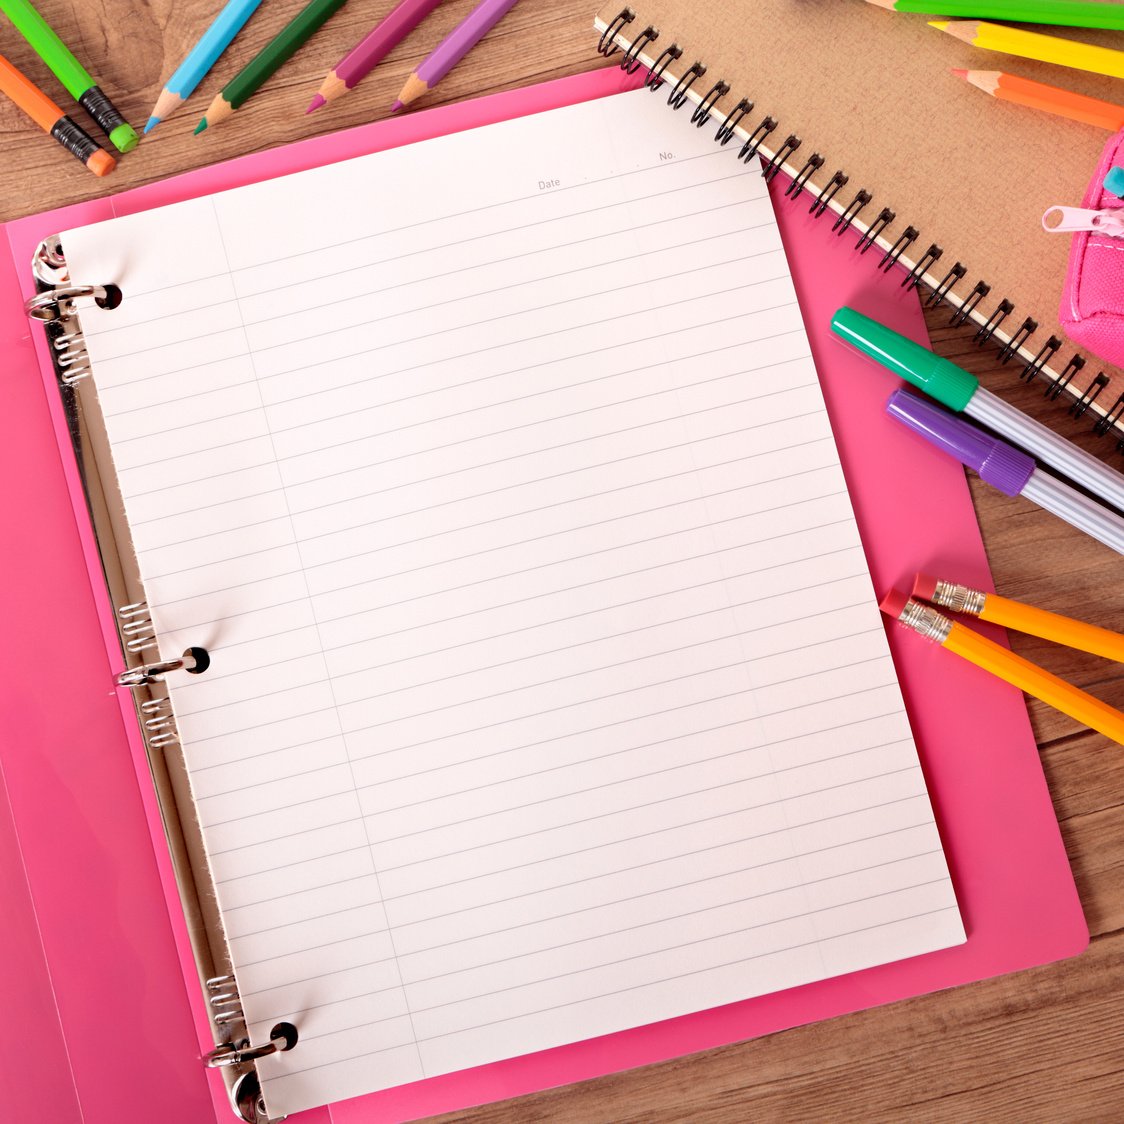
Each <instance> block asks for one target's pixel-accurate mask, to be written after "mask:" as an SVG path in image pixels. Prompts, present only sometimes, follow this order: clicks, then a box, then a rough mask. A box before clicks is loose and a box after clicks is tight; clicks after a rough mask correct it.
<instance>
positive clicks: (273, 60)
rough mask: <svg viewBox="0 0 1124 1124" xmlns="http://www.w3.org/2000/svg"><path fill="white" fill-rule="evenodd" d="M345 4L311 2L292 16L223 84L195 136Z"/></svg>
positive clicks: (248, 93)
mask: <svg viewBox="0 0 1124 1124" xmlns="http://www.w3.org/2000/svg"><path fill="white" fill-rule="evenodd" d="M346 3H347V0H312V3H311V4H309V5H308V6H307V7H305V8H303V9H302V10H301V11H300V12H299V13H298V14H297V15H296V16H294V17H293V19H292V20H290V21H289V23H288V24H287V25H286V26H285V28H284V29H283V30H282V31H280V32H279V33H278V34H277V35H276V36H275V37H274V39H273V40H272V41H271V42H270V43H268V44H267V45H266V46H265V47H263V48H262V49H261V50H260V51H259V52H258V53H257V54H256V55H255V56H254V57H253V58H252V59H251V60H250V61H249V62H248V63H247V64H246V65H245V66H244V67H243V68H242V69H241V70H240V71H239V72H238V73H237V74H236V75H235V76H234V77H233V78H232V79H231V80H230V81H229V82H227V84H226V85H225V86H224V87H223V88H222V91H221V92H220V93H219V94H218V96H217V97H216V98H215V100H214V101H213V102H211V104H210V106H208V108H207V113H206V115H205V116H204V117H203V120H202V121H200V122H199V124H198V125H196V126H195V132H196V135H198V134H199V133H201V132H202V131H203V130H204V129H206V128H207V127H208V126H210V125H217V124H218V123H219V122H220V121H222V120H224V119H225V118H227V117H229V116H230V115H231V114H232V113H233V112H234V111H235V110H236V109H238V107H239V106H241V105H242V104H243V103H244V102H245V101H246V100H247V99H248V98H249V97H250V96H251V95H252V94H254V93H255V92H256V91H257V90H259V89H260V88H261V87H262V86H263V85H264V84H265V83H266V82H267V81H268V80H269V78H270V77H271V76H272V75H273V74H274V72H275V71H277V70H279V69H280V68H281V67H282V66H283V65H284V64H285V63H286V62H288V61H289V59H291V58H292V57H293V55H295V54H296V53H297V51H299V50H300V49H301V47H303V46H304V45H305V43H307V42H308V41H309V39H311V38H312V37H313V35H315V34H316V32H317V31H319V30H320V28H321V27H323V25H324V24H325V23H326V22H327V21H328V20H329V19H331V18H332V16H334V15H335V14H336V12H338V11H339V10H340V8H342V7H343V6H344V4H346Z"/></svg>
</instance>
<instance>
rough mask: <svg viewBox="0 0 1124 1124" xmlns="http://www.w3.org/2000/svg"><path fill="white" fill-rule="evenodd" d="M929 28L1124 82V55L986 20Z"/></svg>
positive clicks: (933, 23)
mask: <svg viewBox="0 0 1124 1124" xmlns="http://www.w3.org/2000/svg"><path fill="white" fill-rule="evenodd" d="M929 26H930V27H935V28H936V29H937V30H938V31H944V32H946V33H947V34H949V35H951V36H953V37H954V38H956V39H960V40H962V41H963V42H965V43H970V44H971V45H972V46H973V47H979V48H980V49H981V50H984V51H999V52H1000V53H1002V54H1005V55H1017V56H1018V57H1019V58H1021V59H1037V60H1038V61H1039V62H1050V63H1054V64H1055V65H1056V66H1068V67H1070V68H1071V69H1072V70H1088V71H1091V72H1092V73H1093V74H1107V75H1109V76H1110V77H1112V78H1124V51H1114V50H1112V49H1111V48H1109V47H1094V46H1093V45H1092V44H1090V43H1078V42H1076V41H1075V40H1073V39H1059V38H1058V37H1057V36H1056V35H1039V34H1038V33H1037V32H1035V31H1023V30H1022V28H1018V27H1002V26H1000V25H999V24H997V23H985V22H984V21H983V20H957V21H950V20H930V21H929Z"/></svg>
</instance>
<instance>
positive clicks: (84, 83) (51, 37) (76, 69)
mask: <svg viewBox="0 0 1124 1124" xmlns="http://www.w3.org/2000/svg"><path fill="white" fill-rule="evenodd" d="M0 11H2V12H3V13H4V14H5V15H6V16H7V17H8V19H10V20H11V21H12V23H14V24H15V25H16V30H17V31H18V32H19V33H20V34H21V35H22V36H23V37H24V38H25V39H26V40H27V41H28V43H30V44H31V46H32V47H33V48H34V50H35V53H36V54H37V55H38V56H39V57H40V58H41V59H42V60H43V61H44V62H45V63H46V64H47V65H48V66H49V67H50V68H51V72H52V73H53V74H54V76H55V77H56V78H57V79H58V80H59V81H60V82H61V83H62V84H63V85H64V86H65V87H66V88H67V90H68V91H69V93H70V96H71V97H72V98H74V100H75V101H76V102H77V103H78V104H79V105H80V106H81V107H82V108H83V109H84V110H85V111H86V112H87V113H88V114H89V115H90V116H91V117H92V118H93V119H94V120H95V121H96V122H97V123H98V126H99V127H100V128H101V130H102V131H103V132H104V133H105V135H106V136H107V137H109V139H110V140H111V141H112V142H113V145H114V147H115V148H116V149H117V151H118V152H128V151H130V149H134V148H136V147H137V140H138V139H139V138H138V137H137V134H136V131H135V130H134V129H133V127H132V126H131V125H130V124H129V123H128V121H126V120H125V118H124V117H122V116H121V114H120V113H118V112H117V109H116V108H115V107H114V105H113V102H111V101H110V100H109V98H107V97H106V96H105V94H103V93H102V91H101V89H100V88H99V86H98V84H97V83H96V82H95V81H94V80H93V78H91V77H90V72H89V71H88V70H87V69H86V68H85V67H84V66H83V65H82V64H81V63H80V62H79V61H78V60H77V59H76V58H75V57H74V55H73V54H72V53H71V51H70V49H69V48H68V47H67V45H66V44H65V43H64V42H63V41H62V40H61V39H60V38H59V37H58V36H57V35H56V34H55V33H54V31H52V30H51V25H50V24H49V23H47V21H46V20H45V19H44V18H43V17H42V16H41V15H40V14H39V13H38V12H37V11H36V10H35V9H34V8H33V7H32V6H31V4H30V3H28V0H0Z"/></svg>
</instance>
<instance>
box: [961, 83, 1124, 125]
mask: <svg viewBox="0 0 1124 1124" xmlns="http://www.w3.org/2000/svg"><path fill="white" fill-rule="evenodd" d="M952 73H953V74H955V75H956V77H957V78H963V79H964V81H965V82H967V83H969V85H972V86H975V87H976V89H977V90H983V92H984V93H985V94H991V96H992V97H993V98H998V99H999V100H1000V101H1009V102H1014V103H1015V104H1016V105H1025V106H1028V107H1029V108H1031V109H1041V110H1043V111H1044V112H1046V113H1052V114H1053V115H1054V116H1055V117H1066V118H1068V119H1069V120H1070V121H1080V122H1082V124H1085V125H1095V126H1096V127H1097V128H1098V129H1108V130H1109V132H1112V133H1115V132H1118V131H1119V130H1120V129H1124V105H1113V104H1112V102H1110V101H1101V99H1100V98H1088V97H1086V96H1085V95H1084V94H1075V93H1074V92H1073V91H1072V90H1063V89H1061V88H1060V87H1058V86H1050V85H1047V84H1046V83H1045V82H1035V81H1033V80H1032V79H1030V78H1020V77H1019V76H1018V75H1017V74H1005V73H1004V72H1003V71H1002V70H953V72H952Z"/></svg>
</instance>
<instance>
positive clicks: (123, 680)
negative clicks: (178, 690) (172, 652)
mask: <svg viewBox="0 0 1124 1124" xmlns="http://www.w3.org/2000/svg"><path fill="white" fill-rule="evenodd" d="M210 666H211V657H210V654H209V653H208V652H207V649H206V648H188V650H187V651H186V652H184V654H183V656H182V657H181V658H180V659H178V660H161V661H159V662H158V663H145V664H141V666H140V667H131V668H129V669H128V670H127V671H123V672H121V674H120V675H118V676H117V686H118V687H148V686H150V685H151V684H153V683H160V682H161V681H162V680H163V678H164V676H165V675H167V674H168V672H170V671H179V670H181V669H182V670H184V671H186V672H188V673H189V674H191V675H201V674H202V673H203V672H204V671H206V670H207V668H208V667H210Z"/></svg>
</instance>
